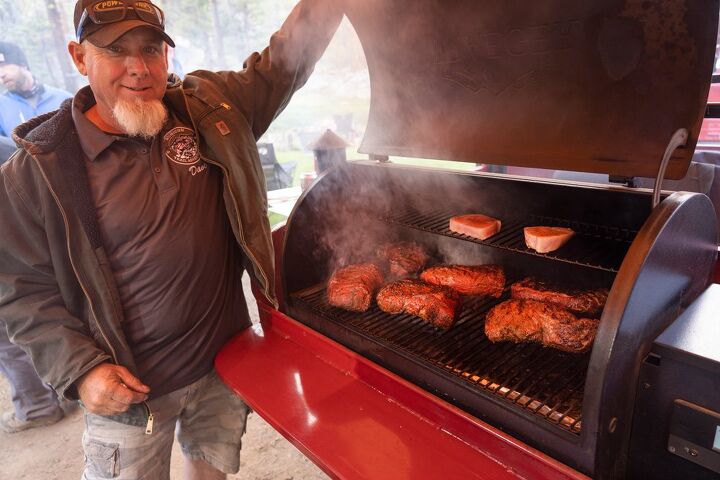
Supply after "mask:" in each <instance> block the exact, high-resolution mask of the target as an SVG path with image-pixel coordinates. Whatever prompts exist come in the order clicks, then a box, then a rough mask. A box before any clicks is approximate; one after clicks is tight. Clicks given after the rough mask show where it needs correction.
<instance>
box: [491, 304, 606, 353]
mask: <svg viewBox="0 0 720 480" xmlns="http://www.w3.org/2000/svg"><path fill="white" fill-rule="evenodd" d="M598 323H599V322H598V321H597V320H590V319H587V318H577V317H576V316H575V315H573V314H572V313H570V312H569V311H567V310H565V309H564V308H562V307H558V306H557V305H551V304H549V303H543V302H538V301H535V300H518V299H511V300H507V301H505V302H502V303H501V304H499V305H496V306H495V307H493V308H492V309H491V310H490V311H489V312H488V314H487V317H486V318H485V335H487V337H488V338H489V339H490V340H491V341H493V342H501V341H510V342H516V343H521V342H537V343H541V344H543V345H545V346H548V347H553V348H557V349H558V350H563V351H565V352H572V353H582V352H585V351H587V350H589V349H590V347H591V346H592V343H593V340H594V339H595V333H596V332H597V328H598Z"/></svg>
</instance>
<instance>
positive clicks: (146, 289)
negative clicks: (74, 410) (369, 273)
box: [0, 0, 342, 479]
mask: <svg viewBox="0 0 720 480" xmlns="http://www.w3.org/2000/svg"><path fill="white" fill-rule="evenodd" d="M336 4H337V2H335V0H303V1H301V2H300V3H299V4H298V5H297V6H296V7H295V9H293V11H292V13H291V14H290V16H289V17H288V19H287V20H286V21H285V23H284V24H283V27H282V28H281V29H280V30H279V31H278V32H277V33H275V34H274V35H273V36H272V38H271V39H270V46H269V47H268V48H267V49H265V50H264V51H263V52H262V53H254V54H252V55H251V56H250V57H249V58H248V59H247V60H246V61H245V67H244V69H243V70H241V71H239V72H218V73H213V72H207V71H198V72H193V73H189V74H187V75H186V76H185V79H184V81H183V82H182V83H180V82H179V80H178V79H177V77H174V76H171V77H170V79H169V80H168V78H167V68H168V65H167V48H168V45H170V46H173V45H174V43H173V41H172V39H171V38H170V37H169V36H168V34H167V33H166V32H165V29H164V15H163V13H162V11H161V10H160V9H159V8H157V7H156V6H154V5H153V4H151V3H149V2H144V1H127V2H107V1H95V0H80V1H78V2H77V4H76V6H75V15H74V20H75V30H76V37H77V42H71V43H70V44H69V46H68V49H69V52H70V54H71V56H72V58H73V61H74V62H75V65H76V66H77V69H78V71H79V72H80V73H81V74H83V75H86V76H87V77H88V80H89V84H90V85H89V87H88V88H84V89H82V90H80V91H79V92H78V93H77V94H76V95H75V97H74V99H73V101H72V104H71V103H70V102H67V103H65V104H63V106H62V107H61V108H60V110H59V111H58V112H57V113H55V114H51V115H45V116H43V117H40V118H37V119H35V120H33V121H30V122H28V123H26V124H24V125H22V126H21V127H20V128H18V129H17V130H16V134H15V135H14V138H15V139H16V140H17V141H18V142H19V144H20V145H22V148H23V149H24V152H22V153H21V154H20V155H17V156H15V157H13V160H12V161H10V162H8V163H7V164H5V165H4V166H3V167H2V169H0V317H2V318H5V319H6V322H7V327H8V332H9V334H10V338H11V339H12V340H13V342H15V343H17V344H18V345H20V346H22V347H23V348H24V349H25V350H27V351H28V352H29V354H30V356H31V358H32V360H33V363H34V365H35V367H36V369H37V371H38V373H39V374H40V375H41V376H42V377H43V379H44V380H45V381H46V382H48V383H49V384H50V385H51V386H52V387H53V388H54V389H55V390H56V391H57V392H58V393H59V394H60V395H62V396H64V397H66V398H70V399H73V398H79V399H80V400H81V401H82V403H83V405H84V408H85V410H86V430H85V434H84V435H83V446H84V449H85V455H86V465H85V471H84V477H83V478H87V479H96V478H147V479H159V478H168V475H169V458H170V451H171V446H172V442H173V432H174V431H175V429H176V426H177V432H178V433H177V434H178V440H179V442H180V444H181V447H182V450H183V454H184V456H185V467H186V473H187V476H188V478H203V479H205V478H209V479H212V478H225V474H227V473H234V472H236V471H237V470H238V468H239V450H240V437H241V436H242V433H243V431H244V427H245V419H246V415H247V411H248V408H247V407H246V406H245V404H244V403H243V402H242V401H241V400H240V399H239V398H238V397H237V396H235V395H233V394H232V393H231V392H230V391H229V390H228V389H227V388H226V387H225V386H224V385H223V384H222V383H221V382H220V381H219V380H218V378H217V376H216V374H215V372H214V370H213V359H214V356H215V354H216V353H217V351H218V350H219V348H220V347H221V346H222V344H223V343H225V341H227V340H228V339H229V338H230V337H231V336H232V335H234V334H235V333H237V332H238V331H240V330H241V329H243V328H246V327H247V326H248V325H249V318H248V313H247V308H246V305H245V299H244V298H243V296H242V290H241V283H240V277H241V274H242V270H243V268H247V270H248V271H249V272H250V274H251V277H252V278H253V280H254V281H255V282H256V283H257V284H258V285H259V291H260V292H262V295H264V296H265V297H266V298H267V299H268V301H270V302H271V303H273V304H275V305H277V300H276V298H275V293H274V290H273V284H274V278H273V250H272V244H271V239H270V229H269V225H268V220H267V211H266V194H265V188H264V179H263V177H262V169H261V167H260V161H259V155H258V152H257V147H256V146H255V144H256V141H257V139H258V138H259V137H260V136H261V135H262V134H263V132H264V131H265V130H266V129H267V128H268V126H269V124H270V122H271V121H272V120H273V119H274V118H275V117H276V116H277V115H278V113H279V112H280V111H281V110H282V109H283V108H284V107H285V105H286V104H287V102H288V101H289V99H290V96H291V94H292V93H293V92H294V91H295V90H296V89H298V88H299V87H300V86H301V85H302V84H303V83H304V82H305V80H306V79H307V77H308V76H309V75H310V73H311V71H312V68H313V66H314V64H315V62H316V61H317V60H318V58H319V57H320V56H321V54H322V52H323V51H324V49H325V47H326V45H327V43H328V42H329V40H330V38H331V37H332V34H333V33H334V31H335V29H336V28H337V25H338V24H339V22H340V19H341V18H342V13H341V12H340V11H339V10H338V9H337V7H336Z"/></svg>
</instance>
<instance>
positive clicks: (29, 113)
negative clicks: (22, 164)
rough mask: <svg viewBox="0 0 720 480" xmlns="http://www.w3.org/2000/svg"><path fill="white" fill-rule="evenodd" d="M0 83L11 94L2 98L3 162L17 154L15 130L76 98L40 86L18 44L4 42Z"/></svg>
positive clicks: (0, 139)
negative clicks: (66, 100)
mask: <svg viewBox="0 0 720 480" xmlns="http://www.w3.org/2000/svg"><path fill="white" fill-rule="evenodd" d="M0 80H2V83H3V85H4V86H5V88H6V89H7V91H6V92H5V93H4V94H2V95H0V163H3V162H4V161H5V160H7V159H8V158H9V157H10V154H12V152H14V151H15V143H14V142H13V141H12V140H11V139H10V134H11V133H12V131H13V129H14V128H15V127H17V126H18V125H20V124H21V123H24V122H26V121H27V120H30V119H31V118H33V117H36V116H38V115H40V114H42V113H47V112H51V111H53V110H57V108H58V107H59V106H60V103H62V101H63V100H65V99H66V98H70V97H71V96H72V95H70V94H69V93H67V92H66V91H64V90H60V89H58V88H53V87H50V86H48V85H43V84H42V83H40V82H39V81H38V80H37V79H36V78H35V76H34V75H33V74H32V72H31V71H30V67H29V65H28V61H27V58H26V57H25V53H24V52H23V51H22V50H21V49H20V47H18V46H17V45H15V44H14V43H7V42H0Z"/></svg>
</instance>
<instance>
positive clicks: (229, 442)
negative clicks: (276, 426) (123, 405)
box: [82, 370, 249, 480]
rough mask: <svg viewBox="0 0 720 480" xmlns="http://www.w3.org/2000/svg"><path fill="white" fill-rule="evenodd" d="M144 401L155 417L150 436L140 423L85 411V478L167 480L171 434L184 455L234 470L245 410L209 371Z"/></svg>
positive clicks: (233, 471)
mask: <svg viewBox="0 0 720 480" xmlns="http://www.w3.org/2000/svg"><path fill="white" fill-rule="evenodd" d="M148 404H149V406H150V410H151V411H152V412H153V415H154V417H155V420H154V426H153V433H152V434H151V435H146V434H145V427H144V426H143V427H136V426H130V425H124V424H122V423H118V422H114V421H112V420H109V419H107V418H105V417H101V416H99V415H94V414H91V413H87V412H86V413H85V432H84V433H83V449H84V451H85V471H84V472H83V477H82V478H83V479H84V480H100V479H108V478H113V479H145V480H167V479H168V478H170V452H171V450H172V444H173V440H174V436H175V433H176V432H177V438H178V442H179V443H180V446H181V448H182V451H183V454H184V455H185V456H186V457H188V458H190V459H192V460H204V461H206V462H207V463H209V464H210V465H212V466H213V467H215V468H217V469H219V470H221V471H223V472H225V473H237V471H238V470H239V468H240V446H241V437H242V435H243V433H245V422H246V419H247V415H248V412H249V408H248V407H247V405H245V402H243V401H242V400H241V399H240V397H238V396H237V395H235V394H234V393H233V392H232V391H230V389H228V388H227V387H226V386H225V384H223V383H222V381H220V379H219V378H218V376H217V374H216V373H215V371H214V370H213V371H212V372H210V373H209V374H208V375H206V376H205V377H203V378H201V379H200V380H198V381H197V382H195V383H192V384H190V385H188V386H186V387H183V388H180V389H178V390H176V391H174V392H171V393H168V394H167V395H163V396H162V397H159V398H155V399H152V400H150V401H148Z"/></svg>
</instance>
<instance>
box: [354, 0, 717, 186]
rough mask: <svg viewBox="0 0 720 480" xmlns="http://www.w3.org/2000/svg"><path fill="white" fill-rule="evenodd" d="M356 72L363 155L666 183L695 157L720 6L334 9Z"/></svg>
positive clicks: (457, 4) (478, 4)
mask: <svg viewBox="0 0 720 480" xmlns="http://www.w3.org/2000/svg"><path fill="white" fill-rule="evenodd" d="M343 1H344V2H345V4H346V12H347V16H348V18H349V19H350V21H351V22H352V24H353V26H354V27H355V29H356V31H357V33H358V36H359V38H360V41H361V43H362V45H363V48H364V51H365V55H366V58H367V63H368V68H369V72H370V82H371V106H370V116H369V121H368V126H367V130H366V134H365V138H364V140H363V143H362V146H361V148H360V152H362V153H370V154H376V155H398V156H409V157H423V158H437V159H445V160H458V161H467V162H475V163H490V164H500V165H513V166H523V167H539V168H550V169H557V170H573V171H584V172H595V173H607V174H611V175H621V176H628V177H630V176H643V177H655V176H656V175H657V171H658V166H659V163H660V160H661V159H662V156H663V153H664V151H665V149H666V146H667V144H668V142H669V141H670V138H671V137H672V135H673V133H674V132H675V131H676V130H677V129H680V128H686V129H688V131H689V133H690V136H689V140H688V143H687V145H686V146H685V147H684V148H681V149H678V150H677V151H675V153H674V155H673V157H672V159H671V162H670V164H669V166H668V170H667V174H666V177H667V178H673V179H678V178H682V177H683V176H684V174H685V172H686V171H687V169H688V166H689V163H690V158H691V156H692V153H693V151H694V149H695V144H696V143H697V138H698V134H699V131H700V125H701V122H702V118H703V112H704V109H705V103H706V100H707V95H708V89H709V84H710V79H711V73H712V68H713V60H714V52H715V43H716V37H717V21H718V2H717V0H662V1H648V0H625V1H623V0H544V1H542V2H528V1H527V0H450V1H448V0H412V1H406V0H403V1H401V0H343Z"/></svg>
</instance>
